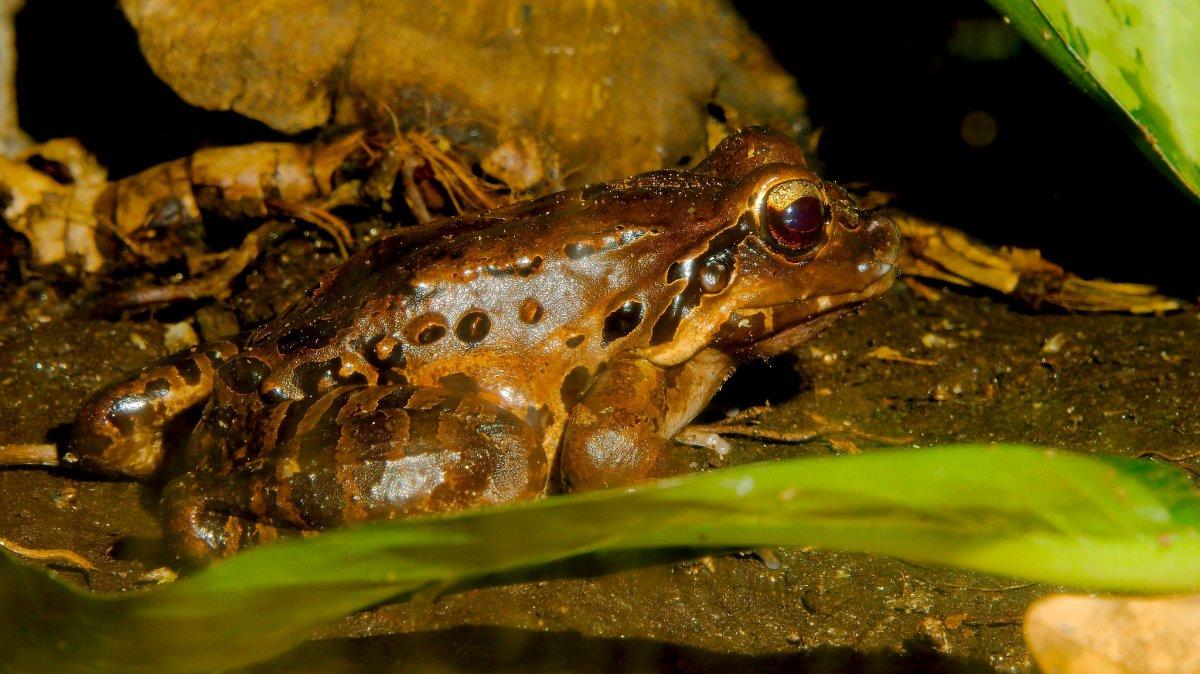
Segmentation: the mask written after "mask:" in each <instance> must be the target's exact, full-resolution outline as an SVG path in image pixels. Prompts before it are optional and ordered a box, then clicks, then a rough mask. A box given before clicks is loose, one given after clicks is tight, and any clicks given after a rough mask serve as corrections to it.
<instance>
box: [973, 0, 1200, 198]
mask: <svg viewBox="0 0 1200 674" xmlns="http://www.w3.org/2000/svg"><path fill="white" fill-rule="evenodd" d="M991 3H992V5H993V6H995V7H996V9H997V10H998V11H1000V12H1001V13H1002V14H1003V15H1004V16H1006V17H1007V18H1008V19H1009V20H1011V21H1012V23H1013V25H1015V26H1016V27H1017V29H1018V30H1019V31H1020V32H1021V34H1022V35H1024V36H1025V38H1026V39H1027V40H1028V41H1029V42H1030V43H1032V44H1033V45H1034V46H1035V47H1036V48H1037V49H1038V50H1039V51H1041V52H1042V53H1043V54H1045V55H1046V56H1047V57H1048V58H1049V59H1050V60H1051V61H1053V62H1054V64H1055V65H1057V66H1058V67H1059V69H1061V70H1062V71H1063V72H1064V73H1066V74H1067V76H1068V77H1070V78H1071V80H1072V81H1074V82H1075V84H1077V85H1078V86H1080V87H1082V88H1083V89H1084V90H1085V91H1087V92H1088V93H1089V94H1091V95H1093V96H1095V97H1096V98H1098V99H1099V100H1101V101H1102V102H1104V103H1106V104H1109V105H1111V106H1115V107H1116V108H1117V109H1119V110H1120V111H1122V112H1123V113H1124V115H1125V116H1127V117H1128V119H1130V120H1131V121H1132V122H1133V124H1134V126H1135V127H1136V130H1137V136H1138V141H1139V144H1140V145H1141V146H1142V148H1143V149H1144V150H1145V151H1146V152H1147V153H1149V154H1150V156H1151V157H1152V158H1154V159H1156V160H1157V161H1158V162H1159V165H1160V166H1162V167H1163V168H1164V169H1165V170H1166V172H1167V173H1168V175H1170V176H1172V177H1173V178H1174V179H1175V180H1176V181H1177V182H1178V183H1179V184H1181V185H1182V186H1184V187H1185V188H1186V189H1187V190H1189V191H1190V192H1191V193H1192V195H1193V196H1194V197H1196V198H1198V199H1200V40H1197V39H1196V35H1197V34H1198V33H1200V2H1195V1H1194V0H1185V1H1183V2H1180V1H1179V0H991ZM1030 103H1031V104H1033V105H1037V104H1038V102H1037V101H1030ZM1081 159H1086V158H1081ZM1111 187H1112V186H1107V185H1097V190H1098V191H1099V193H1104V191H1105V190H1109V189H1111Z"/></svg>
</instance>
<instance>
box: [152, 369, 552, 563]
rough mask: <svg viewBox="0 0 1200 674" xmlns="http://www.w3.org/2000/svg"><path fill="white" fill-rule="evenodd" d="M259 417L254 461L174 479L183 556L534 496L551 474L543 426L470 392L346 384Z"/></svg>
mask: <svg viewBox="0 0 1200 674" xmlns="http://www.w3.org/2000/svg"><path fill="white" fill-rule="evenodd" d="M263 428H264V429H265V430H264V433H263V435H264V437H263V439H264V441H265V442H267V443H268V444H269V445H271V446H270V447H269V448H268V449H266V451H264V452H263V453H262V454H261V455H260V457H259V458H258V459H256V460H254V461H252V462H251V463H250V464H248V465H247V466H245V467H243V468H242V469H240V470H237V471H236V472H234V473H232V474H221V475H212V476H209V475H184V476H182V477H180V478H178V479H177V480H176V481H175V482H173V483H172V484H170V485H168V487H167V491H166V493H165V498H164V508H165V511H166V514H167V533H168V536H169V537H170V539H171V541H170V542H171V545H172V547H173V548H174V549H175V550H176V552H177V553H178V554H180V555H181V556H182V557H185V558H191V559H202V558H208V557H223V556H227V555H229V554H231V553H233V552H235V551H236V550H237V549H239V548H240V547H242V546H243V545H245V544H246V543H247V542H251V541H253V540H254V539H255V538H256V537H257V538H258V539H263V538H267V537H275V536H286V535H290V534H294V533H297V532H304V531H314V530H321V529H327V528H329V527H333V526H338V525H342V524H346V523H351V522H360V521H364V520H372V519H390V518H397V517H409V516H412V515H420V514H426V513H437V512H446V511H451V510H459V509H463V508H468V507H472V506H477V505H487V504H496V503H507V502H512V501H518V500H522V499H528V498H533V497H535V496H538V495H540V494H542V493H544V491H545V489H546V486H547V483H548V473H549V468H548V465H547V461H546V454H545V451H544V450H543V449H542V446H541V441H540V438H539V435H538V433H537V432H536V431H535V430H534V429H533V428H532V427H531V426H530V425H529V424H527V423H526V422H525V421H523V420H522V419H519V418H518V417H516V416H515V415H513V414H512V413H510V412H507V411H505V410H503V409H501V408H499V407H497V406H495V405H493V404H491V403H489V402H487V401H485V400H483V399H481V398H480V397H478V396H476V395H474V394H462V393H457V392H452V391H449V390H446V389H442V388H436V387H411V386H403V385H401V386H346V387H341V388H337V389H333V390H331V391H329V392H328V393H326V394H324V395H322V396H321V397H319V398H315V399H309V400H299V401H293V402H290V403H286V404H283V405H279V406H277V407H276V408H275V409H273V410H272V411H271V415H270V417H269V418H268V419H267V420H266V421H265V423H264V425H263ZM272 436H273V437H272Z"/></svg>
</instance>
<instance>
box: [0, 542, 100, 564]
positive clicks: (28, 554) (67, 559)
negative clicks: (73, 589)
mask: <svg viewBox="0 0 1200 674" xmlns="http://www.w3.org/2000/svg"><path fill="white" fill-rule="evenodd" d="M0 547H4V548H6V549H7V550H8V551H9V552H11V553H13V554H14V555H19V556H21V557H25V558H27V559H36V560H38V561H54V560H58V561H59V562H63V563H65V564H69V565H71V566H75V567H78V568H80V569H84V570H87V571H95V570H96V566H95V565H94V564H92V563H91V562H89V561H88V560H86V559H84V558H83V557H82V556H81V555H80V554H79V553H77V552H74V551H71V550H57V549H45V550H39V549H36V548H27V547H25V546H23V545H18V544H17V543H13V542H12V541H10V540H8V539H7V538H0Z"/></svg>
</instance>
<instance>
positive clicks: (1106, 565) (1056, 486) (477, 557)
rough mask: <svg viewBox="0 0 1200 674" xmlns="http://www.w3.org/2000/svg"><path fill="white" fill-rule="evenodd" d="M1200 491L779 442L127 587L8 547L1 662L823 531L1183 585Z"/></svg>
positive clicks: (908, 552)
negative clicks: (771, 455) (666, 472)
mask: <svg viewBox="0 0 1200 674" xmlns="http://www.w3.org/2000/svg"><path fill="white" fill-rule="evenodd" d="M1198 508H1200V500H1198V496H1197V493H1196V491H1195V490H1194V489H1193V487H1192V486H1191V484H1190V482H1189V481H1188V480H1187V479H1186V478H1185V477H1184V476H1183V475H1182V474H1181V473H1180V472H1179V471H1177V470H1175V469H1173V468H1170V467H1168V466H1163V465H1158V464H1153V463H1151V462H1148V461H1135V460H1130V459H1107V458H1097V457H1089V456H1085V455H1082V454H1075V453H1071V452H1059V451H1052V450H1041V449H1036V448H1031V447H1019V446H1008V447H978V446H976V447H971V446H957V447H945V448H931V449H919V450H902V451H879V452H872V453H867V454H862V455H858V456H843V457H829V458H820V459H801V460H791V461H775V462H768V463H761V464H754V465H748V466H741V467H738V468H731V469H726V470H716V471H711V472H708V473H704V474H699V475H690V476H687V477H682V478H674V479H668V480H661V481H659V482H655V483H652V484H646V485H642V486H639V487H636V488H633V489H622V490H610V491H602V492H592V493H587V494H579V495H568V496H556V497H552V498H548V499H545V500H542V501H537V502H532V503H522V504H515V505H510V506H503V507H495V508H485V509H479V510H474V511H469V512H464V513H458V514H453V515H447V516H442V517H426V518H416V519H409V520H399V521H390V522H374V523H370V524H366V525H363V526H359V527H354V528H350V529H345V530H341V531H334V532H329V533H326V534H323V535H321V536H316V537H313V538H308V539H303V540H292V541H289V542H284V543H279V544H275V545H268V546H264V547H261V548H257V549H253V550H249V551H247V552H245V553H242V554H240V555H236V556H234V557H233V558H231V559H228V560H225V561H223V562H219V563H216V564H213V565H212V566H210V567H209V568H207V569H205V570H203V571H201V572H199V573H196V574H195V575H192V576H190V577H187V578H184V579H181V580H178V581H176V582H174V583H171V584H170V585H167V586H165V587H160V588H156V589H153V590H146V591H139V592H130V593H126V594H121V595H100V594H96V593H90V592H87V591H84V590H81V589H79V588H77V587H74V586H70V585H67V584H65V583H63V582H62V581H59V580H57V579H56V578H54V577H52V576H50V575H49V574H47V573H45V572H44V571H42V570H40V569H37V568H34V567H31V566H26V565H24V564H21V563H19V562H17V561H15V560H14V559H13V558H11V557H10V556H8V555H7V554H6V553H0V670H2V671H5V672H43V671H53V672H65V673H69V672H156V673H167V672H205V671H213V670H221V669H231V668H234V667H240V666H245V665H249V664H252V663H254V662H260V661H262V660H264V659H267V658H270V657H271V656H274V655H276V654H279V653H281V652H283V651H285V650H287V649H288V648H290V647H292V646H294V645H296V644H297V643H299V642H300V641H302V640H303V639H305V638H306V637H308V636H309V635H310V634H311V633H312V631H313V630H314V629H316V628H317V627H320V626H322V625H324V624H327V623H329V622H331V621H334V620H336V619H338V618H340V617H342V616H345V615H348V614H350V613H352V612H354V611H357V610H360V609H363V608H366V607H368V606H371V605H373V604H377V603H379V602H382V601H386V600H389V599H395V598H397V597H402V596H405V595H407V594H411V593H414V592H437V591H442V590H445V589H448V588H454V587H460V588H461V587H464V586H467V585H470V584H472V583H479V582H480V579H483V578H491V579H492V580H491V581H490V582H497V580H496V579H497V578H499V577H505V576H503V574H517V573H519V574H520V575H521V577H523V578H526V579H528V578H530V577H537V575H538V574H539V573H542V574H546V573H549V572H551V571H553V570H554V569H555V567H553V566H551V565H554V564H558V563H562V562H565V561H567V560H571V559H573V558H578V557H581V556H590V557H591V558H593V559H595V560H597V561H602V560H603V559H605V558H606V557H605V556H606V555H614V556H616V558H620V559H624V560H625V561H626V563H628V560H630V559H633V558H637V559H642V560H645V561H646V563H650V562H651V561H654V560H661V559H662V554H661V553H662V552H663V551H680V550H690V551H692V552H694V553H695V554H697V555H699V554H702V551H714V550H728V549H731V548H733V549H736V548H754V547H786V546H797V547H798V546H807V545H817V546H823V547H830V548H840V549H845V550H856V551H861V552H873V553H881V554H890V555H896V556H900V557H905V558H908V559H913V560H921V561H927V562H935V563H942V564H951V565H956V566H961V567H967V568H973V569H980V570H984V571H989V572H993V573H1000V574H1006V575H1012V576H1019V577H1023V578H1027V579H1032V580H1042V581H1048V582H1052V583H1057V584H1065V585H1071V586H1075V587H1082V588H1095V589H1110V590H1140V591H1151V592H1175V591H1192V590H1196V589H1197V588H1200V532H1198V529H1200V509H1198ZM631 556H633V557H631ZM561 570H562V568H561V567H558V571H559V572H561ZM506 577H508V578H512V577H513V576H512V575H509V576H506Z"/></svg>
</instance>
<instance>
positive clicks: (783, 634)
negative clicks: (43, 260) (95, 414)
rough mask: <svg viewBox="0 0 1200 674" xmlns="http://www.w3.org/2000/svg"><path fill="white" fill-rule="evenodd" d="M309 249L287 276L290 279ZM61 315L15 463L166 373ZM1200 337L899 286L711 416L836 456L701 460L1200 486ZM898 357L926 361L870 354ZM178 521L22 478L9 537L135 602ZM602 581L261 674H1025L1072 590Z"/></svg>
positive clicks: (41, 351) (35, 309) (346, 633)
mask: <svg viewBox="0 0 1200 674" xmlns="http://www.w3.org/2000/svg"><path fill="white" fill-rule="evenodd" d="M287 250H288V249H287V247H286V246H284V247H281V248H279V249H278V250H275V251H274V252H272V254H271V255H273V256H275V257H274V258H273V259H274V260H275V261H276V262H284V261H286V260H285V259H284V258H287V257H288V252H287ZM305 259H309V260H312V259H313V258H312V257H311V256H308V257H306V258H305ZM319 266H320V265H319V264H310V265H309V267H307V268H305V269H302V270H301V271H299V272H294V273H292V274H293V275H292V276H290V277H288V279H287V283H284V282H283V281H281V280H280V279H279V278H274V277H271V274H272V272H270V271H255V272H253V273H252V274H251V275H250V277H249V278H248V279H247V281H246V286H247V288H248V289H247V290H246V291H244V292H243V293H242V294H241V295H240V296H239V297H238V298H236V299H235V300H234V301H233V302H231V303H230V304H229V305H228V306H230V307H231V312H232V313H234V314H235V315H236V316H237V317H238V318H240V319H241V320H242V321H243V324H246V323H248V322H252V321H253V320H254V319H255V318H256V316H255V315H254V313H253V312H254V311H255V309H253V307H259V308H260V309H261V307H262V305H264V304H267V305H271V304H274V302H273V301H272V300H273V299H274V298H271V297H268V296H266V295H264V293H268V292H280V289H281V288H283V289H284V291H285V292H286V291H287V288H290V287H301V286H302V285H303V282H304V281H305V280H306V279H308V278H310V277H311V276H312V275H313V274H315V272H316V267H319ZM271 268H272V266H271V265H270V264H267V265H263V269H268V270H269V269H271ZM255 293H259V294H258V295H256V294H255ZM51 299H52V298H51ZM239 303H240V304H239ZM54 306H55V304H54V302H53V301H50V300H47V301H45V302H42V303H41V304H39V303H38V302H37V301H35V300H33V299H27V300H26V301H25V308H24V309H23V310H22V311H19V312H14V313H11V314H10V315H9V317H8V318H6V319H4V320H3V321H2V322H0V383H2V384H3V386H4V390H5V392H6V395H5V396H4V398H3V399H2V400H0V418H2V419H3V420H4V422H3V423H2V424H0V442H18V441H21V442H40V441H44V440H45V439H46V438H47V437H49V438H51V439H55V440H60V439H62V437H63V434H64V431H65V428H66V427H65V425H66V424H68V423H69V422H70V421H71V420H72V418H73V415H74V413H75V410H76V408H77V407H78V405H79V403H80V402H81V401H82V399H83V397H84V396H85V395H87V393H88V392H90V391H91V390H93V389H94V388H95V387H97V386H99V385H100V384H102V383H104V382H107V381H109V380H113V379H116V378H118V377H119V376H120V375H121V374H122V373H125V372H128V371H131V370H133V369H136V368H137V367H139V366H141V365H143V364H145V363H146V362H148V361H150V360H152V359H153V358H155V357H157V356H159V355H162V354H163V353H164V347H163V342H162V337H163V334H164V328H163V326H162V325H161V324H159V323H155V322H147V321H137V322H131V321H124V322H110V321H104V320H98V319H79V318H63V317H60V316H59V315H58V313H57V312H56V310H55V309H54ZM247 307H251V308H247ZM265 313H270V312H269V311H265ZM1197 327H1198V325H1197V316H1196V315H1195V314H1194V313H1188V314H1180V315H1174V316H1167V317H1142V318H1138V317H1126V316H1076V315H1061V314H1035V313H1030V312H1028V311H1025V310H1022V309H1020V308H1018V307H1015V306H1013V305H1010V304H1008V303H1007V302H1006V301H1004V300H1002V299H996V298H991V297H986V296H968V295H963V294H953V293H946V294H944V295H943V298H942V300H941V301H938V302H929V301H926V300H922V299H918V298H916V297H914V296H913V295H912V294H911V293H910V292H908V291H907V290H906V289H905V288H904V287H902V286H898V287H897V288H896V289H895V290H894V291H893V292H892V293H891V294H890V295H889V296H887V297H886V298H885V299H884V300H881V301H879V302H877V303H875V304H873V305H871V306H868V307H867V308H865V309H864V310H863V311H862V312H861V313H860V314H859V315H858V316H855V317H852V318H850V319H847V320H845V321H844V322H843V323H841V324H839V325H837V326H836V327H835V328H833V329H832V330H831V331H830V332H828V333H826V334H825V335H824V336H822V337H820V338H819V339H817V340H816V341H814V342H812V343H811V344H809V345H807V346H805V347H802V348H801V349H800V350H798V351H797V352H796V353H795V354H792V355H789V356H787V357H783V358H779V359H776V360H774V361H771V362H769V363H763V364H758V365H752V366H747V367H745V368H743V369H742V370H741V371H740V372H739V373H738V375H736V377H735V378H734V379H733V380H731V382H730V383H729V384H728V385H727V387H726V389H725V390H724V391H722V393H721V395H720V396H719V397H718V399H717V400H716V401H714V403H713V408H712V409H711V410H710V411H709V412H708V415H709V416H710V417H712V418H719V417H720V415H721V414H722V413H724V412H728V411H730V410H734V409H744V408H746V407H748V406H751V405H758V404H763V403H766V402H770V403H771V404H772V406H773V409H772V410H771V412H770V413H769V414H768V415H767V416H766V417H765V418H764V424H763V427H764V428H770V429H776V430H784V431H799V430H808V429H814V430H819V431H820V435H819V436H818V438H817V439H814V440H812V441H809V442H805V443H801V444H779V443H765V442H763V441H760V440H740V439H733V440H732V442H733V445H734V449H733V451H732V452H731V453H730V454H729V455H728V456H727V457H725V458H724V459H722V458H720V457H717V456H716V455H712V454H706V453H701V452H700V451H699V450H697V453H696V459H697V461H698V462H699V463H706V464H708V465H709V466H720V465H730V464H734V463H742V462H749V461H761V460H769V459H772V458H779V457H794V456H820V455H828V454H831V453H842V452H851V451H858V450H860V449H861V450H863V451H866V450H869V449H870V448H871V447H872V446H875V445H879V444H893V445H900V446H905V445H931V444H937V443H947V442H958V441H1007V442H1029V443H1037V444H1043V445H1050V446H1056V447H1063V448H1071V449H1077V450H1081V451H1087V452H1096V453H1108V454H1121V455H1126V456H1143V455H1147V453H1151V452H1153V453H1154V454H1155V456H1156V457H1157V459H1151V458H1147V460H1171V459H1172V458H1175V459H1177V460H1178V462H1179V463H1180V465H1181V467H1183V468H1185V469H1188V470H1194V469H1200V460H1198V459H1188V458H1186V456H1185V455H1186V454H1187V453H1188V452H1190V451H1192V450H1194V448H1195V447H1196V446H1197V445H1200V406H1197V405H1196V403H1195V401H1196V400H1197V399H1200V340H1197V339H1196V338H1195V335H1196V330H1197ZM885 346H886V347H890V348H892V349H894V350H896V351H897V352H899V353H900V354H901V355H902V356H904V357H906V358H909V359H911V360H910V361H908V362H897V361H884V360H880V359H878V358H874V357H871V356H869V355H868V354H869V353H870V352H872V351H873V350H874V349H876V348H878V347H885ZM154 501H155V494H154V491H153V489H151V488H148V487H144V486H140V485H137V484H132V483H120V482H116V483H114V482H106V481H99V480H92V479H83V478H80V477H79V476H77V475H67V474H54V473H50V472H46V471H42V470H25V469H21V470H7V471H0V537H3V538H6V539H9V540H11V541H13V542H15V543H17V544H19V545H23V546H27V547H31V548H69V549H71V550H74V551H75V552H77V553H79V554H80V555H82V556H83V557H85V558H87V559H88V560H90V561H91V562H93V563H94V564H96V566H97V568H96V570H95V571H91V572H82V571H79V570H75V569H71V568H69V567H65V566H55V567H54V570H55V572H56V573H58V574H60V575H61V576H63V577H65V578H67V579H70V580H72V581H74V582H77V583H79V584H81V585H84V586H86V587H89V588H93V589H96V590H110V591H111V590H116V591H120V590H127V589H130V588H134V587H137V586H139V585H140V584H142V583H144V582H146V579H145V578H143V574H145V573H146V572H147V571H148V570H150V569H153V568H155V567H158V566H161V565H162V564H164V563H166V562H167V559H166V557H165V555H164V552H163V550H162V548H161V545H160V543H159V540H158V539H159V533H160V532H159V528H158V524H157V522H156V519H155V516H154V513H153V509H154ZM586 571H587V573H586V574H585V577H580V578H572V579H563V580H552V581H541V582H531V583H524V584H517V585H510V586H505V587H493V588H486V589H478V590H471V591H467V592H462V593H458V594H454V595H451V596H446V597H442V598H438V599H434V600H424V601H420V602H415V603H409V604H395V605H388V606H384V607H381V608H378V609H375V610H373V611H369V612H366V613H364V614H361V615H358V616H354V617H351V618H349V619H347V620H345V621H343V622H342V623H340V624H338V625H335V626H332V627H330V628H329V629H327V630H326V631H325V632H324V633H323V634H321V635H320V638H319V639H317V640H314V641H312V642H309V643H308V644H305V645H303V646H301V647H300V648H298V649H297V650H295V651H293V652H292V653H291V654H289V655H287V656H284V657H283V658H281V659H279V660H277V661H275V662H273V663H270V664H267V665H263V666H260V667H257V668H255V669H254V670H253V671H255V672H276V671H279V672H282V671H323V672H335V671H336V672H367V671H371V672H376V671H393V670H395V671H399V670H400V669H404V670H405V671H449V672H455V671H474V670H479V669H487V670H496V671H517V670H520V671H530V670H536V671H563V670H568V671H581V672H588V671H597V672H599V671H614V670H623V671H644V670H654V669H657V670H660V671H676V670H681V669H682V670H689V669H696V668H703V669H708V670H716V669H729V668H737V669H738V670H739V671H740V670H743V669H746V670H774V669H779V668H786V669H788V670H789V671H803V672H840V671H855V672H862V671H866V672H909V671H911V672H917V671H920V672H993V671H996V672H1025V671H1030V670H1031V669H1032V665H1031V661H1030V658H1029V654H1028V652H1027V651H1026V650H1025V648H1024V646H1023V645H1022V642H1021V632H1020V620H1021V616H1022V613H1023V611H1024V609H1025V608H1026V607H1027V606H1028V604H1029V603H1030V602H1031V601H1032V600H1033V599H1035V598H1037V597H1039V596H1041V595H1044V594H1046V593H1047V592H1049V591H1051V590H1053V589H1054V588H1049V587H1046V586H1041V585H1033V584H1028V583H1023V582H1019V581H1012V580H1009V579H1004V578H995V577H989V576H984V575H981V574H974V573H966V572H961V571H956V570H947V569H941V568H934V567H929V566H925V565H916V564H911V563H907V562H903V561H899V560H895V559H883V558H872V557H867V556H862V555H853V554H842V553H835V552H826V551H818V550H770V551H757V552H753V553H746V554H740V555H731V556H721V557H714V558H706V559H703V560H700V561H698V562H688V563H672V564H659V565H654V566H649V567H645V568H636V569H625V570H617V571H610V572H606V570H604V569H588V570H586Z"/></svg>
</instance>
